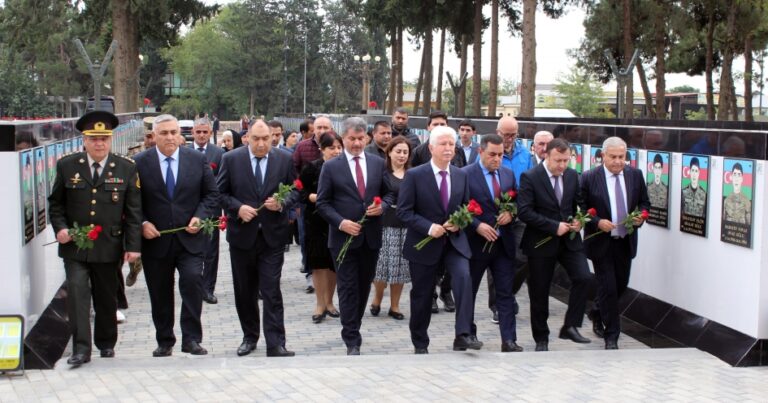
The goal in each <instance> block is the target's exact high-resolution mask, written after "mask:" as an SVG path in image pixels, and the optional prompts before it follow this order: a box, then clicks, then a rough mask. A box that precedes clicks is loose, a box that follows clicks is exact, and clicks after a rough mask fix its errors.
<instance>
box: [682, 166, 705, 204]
mask: <svg viewBox="0 0 768 403" xmlns="http://www.w3.org/2000/svg"><path fill="white" fill-rule="evenodd" d="M688 166H689V169H688V172H689V175H690V178H691V182H690V183H689V184H688V185H687V186H686V187H684V188H683V214H688V215H692V216H695V217H704V211H705V210H706V207H707V191H706V190H704V189H702V188H701V186H699V173H700V171H701V169H700V165H699V159H698V158H697V157H693V158H691V162H690V164H688Z"/></svg>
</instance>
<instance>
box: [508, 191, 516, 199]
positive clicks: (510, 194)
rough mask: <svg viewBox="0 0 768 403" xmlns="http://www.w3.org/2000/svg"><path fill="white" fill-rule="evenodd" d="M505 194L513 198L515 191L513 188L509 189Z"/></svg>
mask: <svg viewBox="0 0 768 403" xmlns="http://www.w3.org/2000/svg"><path fill="white" fill-rule="evenodd" d="M507 195H508V196H509V198H510V199H514V198H515V197H517V192H515V191H514V190H510V191H509V192H507Z"/></svg>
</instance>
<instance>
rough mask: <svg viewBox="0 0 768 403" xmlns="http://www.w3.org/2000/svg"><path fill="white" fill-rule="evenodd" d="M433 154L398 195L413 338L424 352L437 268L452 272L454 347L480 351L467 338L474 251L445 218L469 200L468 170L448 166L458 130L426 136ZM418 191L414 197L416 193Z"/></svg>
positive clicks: (477, 343) (437, 130)
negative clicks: (404, 228)
mask: <svg viewBox="0 0 768 403" xmlns="http://www.w3.org/2000/svg"><path fill="white" fill-rule="evenodd" d="M429 148H430V154H431V156H432V159H431V161H430V162H429V163H427V164H423V165H421V166H418V167H416V168H411V169H409V170H408V171H407V172H406V173H405V178H404V179H403V183H402V185H400V194H399V196H398V199H397V216H398V218H400V220H401V221H402V222H403V223H404V224H405V225H406V226H407V227H408V231H407V233H406V236H405V243H404V244H403V257H405V258H406V259H408V261H409V262H410V271H411V281H412V282H413V287H412V289H411V321H410V323H409V328H410V330H411V341H412V342H413V346H414V349H415V353H416V354H427V353H428V350H427V348H428V347H429V334H428V333H427V330H428V328H429V322H430V319H431V316H432V312H431V305H432V304H431V301H432V293H433V291H434V287H435V276H436V275H437V273H438V270H439V269H440V268H441V267H444V271H445V272H446V273H450V275H451V286H452V288H453V294H454V297H455V301H456V326H455V333H456V338H455V339H454V341H453V349H454V350H457V351H463V350H466V349H468V348H471V349H474V350H479V349H480V348H481V347H482V346H483V343H481V342H480V341H478V340H477V339H476V338H475V339H473V338H472V337H471V333H472V330H471V323H472V311H473V309H472V279H471V278H470V274H469V258H470V257H471V256H472V252H471V251H470V248H469V243H468V242H467V235H466V233H465V232H464V231H460V230H459V228H458V227H456V226H455V225H453V224H450V223H448V217H449V216H450V215H451V213H453V212H454V211H456V210H458V209H459V208H460V207H461V206H462V205H464V204H466V203H467V202H468V201H469V181H468V179H467V174H466V173H465V172H464V171H462V170H461V169H459V168H457V167H455V166H452V165H451V163H450V162H451V159H452V158H453V157H454V154H455V152H456V131H454V130H453V129H452V128H450V127H448V126H443V127H437V128H435V129H433V130H432V132H431V133H430V137H429ZM417 195H418V196H417ZM427 236H430V237H432V238H434V239H433V240H432V241H431V242H429V243H427V244H426V246H424V248H422V249H421V250H416V248H415V245H416V244H417V243H418V242H419V241H420V240H422V239H423V238H425V237H427Z"/></svg>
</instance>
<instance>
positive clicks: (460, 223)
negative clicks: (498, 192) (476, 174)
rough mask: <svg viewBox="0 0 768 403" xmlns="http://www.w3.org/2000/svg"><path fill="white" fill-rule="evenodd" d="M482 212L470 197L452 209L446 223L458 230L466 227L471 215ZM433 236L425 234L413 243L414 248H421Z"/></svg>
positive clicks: (470, 220)
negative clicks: (467, 201) (464, 202)
mask: <svg viewBox="0 0 768 403" xmlns="http://www.w3.org/2000/svg"><path fill="white" fill-rule="evenodd" d="M480 214H483V208H482V207H480V204H478V203H477V201H475V199H470V200H469V203H467V204H465V205H463V206H461V207H459V209H458V210H456V211H454V212H453V213H452V214H451V215H450V216H449V217H448V223H449V224H453V225H455V226H456V227H458V228H459V229H460V230H462V229H464V228H466V227H467V225H469V224H470V223H471V222H472V217H473V216H477V215H480ZM433 239H435V238H432V237H431V236H427V237H426V238H424V239H422V240H421V241H419V243H417V244H416V245H414V246H413V247H414V248H416V250H421V249H422V248H424V246H426V245H427V244H428V243H429V241H431V240H433Z"/></svg>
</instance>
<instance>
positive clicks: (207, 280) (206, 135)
mask: <svg viewBox="0 0 768 403" xmlns="http://www.w3.org/2000/svg"><path fill="white" fill-rule="evenodd" d="M211 133H213V130H212V129H211V122H210V121H209V120H208V118H198V119H196V120H195V123H194V126H193V127H192V137H193V138H194V142H193V143H192V144H190V145H189V146H190V147H192V148H194V149H195V150H197V151H199V152H201V153H203V155H205V160H206V161H208V165H210V166H211V169H212V170H213V176H216V175H218V174H219V166H220V165H221V156H222V155H224V150H222V149H221V148H220V147H218V146H216V145H214V144H211V142H210V140H211ZM218 211H219V210H218V209H217V210H216V214H214V215H218ZM218 272H219V232H218V231H214V233H213V236H212V237H210V239H209V241H208V250H206V251H205V263H204V264H203V301H205V302H207V303H209V304H215V303H217V302H219V300H218V298H216V294H214V293H213V291H214V290H215V289H216V276H217V274H218Z"/></svg>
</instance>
